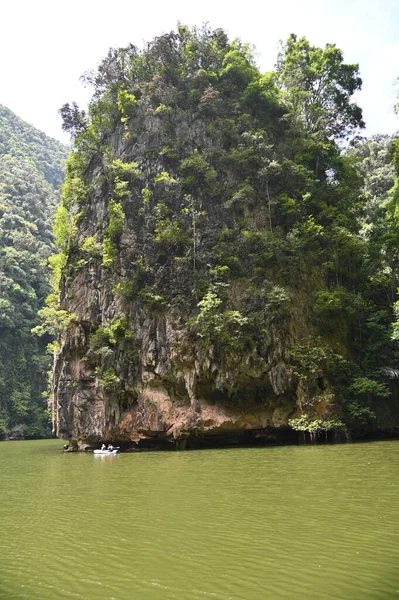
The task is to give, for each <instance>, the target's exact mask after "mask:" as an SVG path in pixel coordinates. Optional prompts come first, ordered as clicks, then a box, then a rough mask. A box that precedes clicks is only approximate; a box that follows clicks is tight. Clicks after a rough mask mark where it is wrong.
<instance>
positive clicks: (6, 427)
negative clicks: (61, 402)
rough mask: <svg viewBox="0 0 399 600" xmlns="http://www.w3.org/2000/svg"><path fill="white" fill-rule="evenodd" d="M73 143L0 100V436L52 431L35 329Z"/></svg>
mask: <svg viewBox="0 0 399 600" xmlns="http://www.w3.org/2000/svg"><path fill="white" fill-rule="evenodd" d="M66 154H67V150H66V148H65V147H64V146H62V144H60V143H59V142H57V141H55V140H52V139H49V138H47V137H46V136H45V134H44V133H42V132H40V131H38V130H36V129H34V128H33V127H32V126H30V125H28V124H27V123H25V122H24V121H22V120H21V119H19V118H18V117H17V116H16V115H14V114H13V113H12V112H11V111H10V110H8V109H7V108H5V107H3V106H0V439H1V437H4V436H6V437H7V436H11V437H29V436H34V437H37V436H39V437H41V436H45V435H49V434H50V433H51V428H50V427H49V419H48V414H47V402H46V399H45V398H43V396H42V392H43V391H44V390H45V389H46V385H47V382H46V379H47V371H48V369H49V366H50V360H49V356H48V355H46V353H45V347H46V344H47V343H48V341H49V339H48V338H47V339H43V340H41V341H39V339H38V338H37V336H34V335H32V333H31V330H32V328H33V327H35V326H37V325H38V324H39V318H38V315H37V312H38V310H39V309H40V308H41V307H42V305H43V301H44V299H45V297H46V296H47V295H48V293H49V291H50V285H49V268H48V257H49V256H50V255H51V254H53V253H54V245H53V234H52V220H53V216H54V212H55V210H56V208H57V205H58V202H59V192H58V186H59V184H60V183H61V182H62V180H63V161H64V160H65V157H66Z"/></svg>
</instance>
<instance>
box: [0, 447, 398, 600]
mask: <svg viewBox="0 0 399 600" xmlns="http://www.w3.org/2000/svg"><path fill="white" fill-rule="evenodd" d="M398 460H399V441H394V442H374V443H363V444H353V445H336V446H333V445H331V446H287V447H276V448H242V449H228V450H202V451H192V452H160V453H156V452H154V453H141V454H124V455H123V454H122V455H119V456H110V457H108V456H105V457H101V456H100V457H98V456H97V457H96V456H94V455H92V454H90V455H84V454H63V453H62V442H60V441H59V440H45V441H34V442H4V443H0V534H1V540H2V548H3V555H2V559H1V561H0V599H1V600H14V599H16V598H28V599H33V598H39V599H40V600H62V599H64V598H68V599H71V598H76V599H80V600H83V599H84V600H132V599H136V598H137V599H140V600H161V599H162V600H172V599H173V600H175V599H178V600H194V599H202V600H206V599H212V600H285V599H287V600H313V599H314V600H316V599H317V600H330V599H331V600H338V599H339V600H391V599H394V598H395V599H397V600H399V569H398V566H399V565H398V562H399V560H398V559H399V539H398V534H399V526H398V505H399V497H398V491H399V490H398V472H399V469H398Z"/></svg>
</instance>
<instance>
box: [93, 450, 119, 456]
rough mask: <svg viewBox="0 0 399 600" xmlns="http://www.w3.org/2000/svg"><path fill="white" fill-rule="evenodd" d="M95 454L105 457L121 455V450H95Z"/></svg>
mask: <svg viewBox="0 0 399 600" xmlns="http://www.w3.org/2000/svg"><path fill="white" fill-rule="evenodd" d="M93 454H102V455H103V456H107V455H111V454H119V448H114V449H113V450H93Z"/></svg>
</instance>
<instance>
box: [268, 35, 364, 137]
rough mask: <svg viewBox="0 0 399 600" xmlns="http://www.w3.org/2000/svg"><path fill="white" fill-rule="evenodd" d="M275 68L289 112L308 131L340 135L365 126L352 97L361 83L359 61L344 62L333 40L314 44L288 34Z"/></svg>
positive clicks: (326, 134) (333, 135) (328, 135)
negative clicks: (318, 44) (330, 42)
mask: <svg viewBox="0 0 399 600" xmlns="http://www.w3.org/2000/svg"><path fill="white" fill-rule="evenodd" d="M276 70H277V76H278V84H279V86H280V87H281V88H282V89H283V90H284V92H285V97H286V101H287V104H288V106H289V110H290V114H291V115H292V116H293V117H294V118H296V119H298V120H299V121H300V122H301V123H302V124H303V126H304V128H305V129H306V130H307V131H308V132H311V133H312V134H318V135H319V136H321V137H325V136H327V137H331V138H335V139H342V138H348V137H350V136H351V135H353V133H354V132H356V130H357V129H358V128H359V127H360V128H361V127H364V126H365V124H364V122H363V119H362V110H361V108H359V106H357V104H356V103H354V102H353V101H352V96H353V94H354V93H355V92H357V91H358V90H360V89H361V86H362V80H361V78H360V77H359V65H357V64H353V65H348V64H345V63H344V62H343V55H342V52H341V50H339V48H337V47H336V46H335V44H327V45H326V47H325V48H324V49H322V48H317V47H315V46H311V45H310V44H309V42H308V40H307V39H306V38H299V39H298V38H297V36H296V35H294V34H291V35H290V37H289V38H288V40H287V42H286V43H285V44H284V45H283V46H282V51H281V53H280V54H279V57H278V60H277V69H276Z"/></svg>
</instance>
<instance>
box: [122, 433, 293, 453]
mask: <svg viewBox="0 0 399 600" xmlns="http://www.w3.org/2000/svg"><path fill="white" fill-rule="evenodd" d="M301 441H302V440H301V437H300V435H299V434H298V432H296V431H294V430H293V429H291V428H288V427H287V428H281V429H272V428H270V429H250V430H248V429H243V430H239V429H238V430H222V431H214V432H212V433H204V432H197V433H196V434H190V435H183V436H180V437H179V438H177V439H174V438H170V437H167V436H165V434H164V433H163V432H161V431H160V432H152V435H148V437H143V438H141V439H140V441H139V442H137V443H133V442H126V441H120V442H118V444H117V445H118V446H120V448H121V451H122V452H135V451H136V452H137V451H138V452H146V451H151V450H153V451H154V450H158V451H161V450H201V449H211V448H233V447H251V446H273V445H280V444H281V445H288V444H300V443H301Z"/></svg>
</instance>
